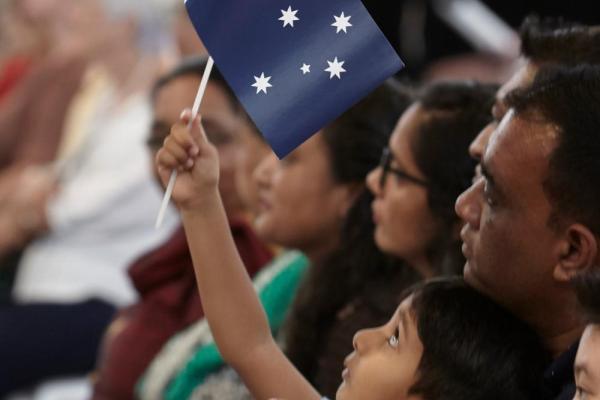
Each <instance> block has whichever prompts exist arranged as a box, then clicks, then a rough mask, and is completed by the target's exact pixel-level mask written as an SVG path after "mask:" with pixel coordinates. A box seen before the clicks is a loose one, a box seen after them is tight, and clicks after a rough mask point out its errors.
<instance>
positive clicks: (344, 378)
mask: <svg viewBox="0 0 600 400" xmlns="http://www.w3.org/2000/svg"><path fill="white" fill-rule="evenodd" d="M349 377H350V371H348V368H346V369H344V370H343V371H342V379H343V380H344V381H347V380H348V378H349Z"/></svg>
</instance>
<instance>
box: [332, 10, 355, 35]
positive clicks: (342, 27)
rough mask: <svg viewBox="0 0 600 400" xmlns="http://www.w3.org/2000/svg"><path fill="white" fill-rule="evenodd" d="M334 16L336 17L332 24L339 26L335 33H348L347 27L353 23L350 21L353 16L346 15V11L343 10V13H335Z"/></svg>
mask: <svg viewBox="0 0 600 400" xmlns="http://www.w3.org/2000/svg"><path fill="white" fill-rule="evenodd" d="M333 18H335V22H334V23H333V24H331V26H335V27H336V28H337V31H336V32H335V33H340V32H341V31H344V33H348V31H346V29H347V28H349V27H351V26H352V24H351V23H350V22H349V21H350V18H352V16H351V15H348V16H347V17H346V16H344V12H343V11H342V15H340V16H339V17H338V16H336V15H334V16H333Z"/></svg>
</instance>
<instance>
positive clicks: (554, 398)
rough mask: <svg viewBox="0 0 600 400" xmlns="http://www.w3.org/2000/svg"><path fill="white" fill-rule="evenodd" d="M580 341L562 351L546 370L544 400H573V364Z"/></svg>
mask: <svg viewBox="0 0 600 400" xmlns="http://www.w3.org/2000/svg"><path fill="white" fill-rule="evenodd" d="M578 347H579V341H577V343H575V344H573V345H572V346H571V347H569V349H568V350H567V351H565V352H564V353H562V354H561V355H560V356H559V357H558V358H556V359H555V360H554V361H552V363H551V364H550V365H549V366H548V368H546V371H545V372H544V384H545V393H544V400H572V399H573V396H575V375H574V373H573V364H575V356H576V355H577V348H578Z"/></svg>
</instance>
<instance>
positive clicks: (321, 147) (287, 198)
mask: <svg viewBox="0 0 600 400" xmlns="http://www.w3.org/2000/svg"><path fill="white" fill-rule="evenodd" d="M254 179H255V180H256V183H257V185H258V194H259V212H258V215H257V219H256V222H255V228H256V231H257V233H258V234H259V235H260V236H261V237H262V238H263V239H264V240H267V241H270V242H273V243H276V244H279V245H281V246H285V247H289V248H296V249H299V250H302V251H304V252H305V253H306V254H307V255H308V256H309V257H311V255H312V254H322V253H324V252H327V251H330V250H333V249H334V248H335V246H336V245H337V241H338V238H339V234H340V228H341V222H342V220H343V218H344V216H345V212H346V210H347V206H348V203H349V202H350V196H349V190H348V187H347V185H342V184H338V183H336V182H335V181H334V177H333V174H332V171H331V165H330V159H329V153H328V151H327V147H326V144H325V141H324V139H323V137H322V135H321V134H320V133H317V134H316V135H314V136H313V137H312V138H310V139H309V140H307V141H306V142H304V143H303V144H302V145H301V146H299V147H298V148H297V149H296V150H294V151H293V152H292V153H290V154H289V155H288V156H287V157H285V158H284V159H283V160H281V161H279V160H278V159H277V157H276V156H275V155H274V154H273V153H271V155H269V156H267V157H266V158H265V159H263V160H262V162H261V163H260V165H259V166H258V168H257V169H256V171H255V173H254Z"/></svg>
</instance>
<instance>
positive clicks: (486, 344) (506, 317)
mask: <svg viewBox="0 0 600 400" xmlns="http://www.w3.org/2000/svg"><path fill="white" fill-rule="evenodd" d="M411 310H412V312H413V316H414V318H415V321H416V325H417V331H418V334H419V338H420V339H421V342H422V344H423V355H422V357H421V361H420V363H419V367H418V369H417V382H416V383H415V384H414V385H413V386H412V388H411V389H410V393H411V394H416V395H421V396H422V397H423V398H424V399H425V400H439V399H444V400H465V399H469V400H530V399H540V398H542V393H541V389H542V387H543V385H542V376H543V370H544V365H545V364H546V363H547V362H548V361H549V357H548V356H547V355H546V353H545V351H544V350H543V346H542V344H541V343H540V341H539V339H538V336H537V335H536V334H535V332H534V331H533V330H532V329H530V328H529V327H528V326H526V325H525V324H524V323H523V322H521V321H519V320H518V319H517V318H515V317H514V316H513V315H511V314H510V313H509V312H508V311H506V310H504V309H503V308H502V307H500V306H499V305H497V304H496V303H494V302H493V301H492V300H491V299H489V298H487V297H486V296H484V295H482V294H480V293H478V292H477V291H476V290H475V289H473V288H471V287H469V286H468V285H466V284H465V282H464V281H463V279H462V278H443V279H435V280H432V281H429V282H428V283H425V284H423V285H420V286H418V287H417V288H416V289H415V290H414V291H413V298H412V304H411Z"/></svg>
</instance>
